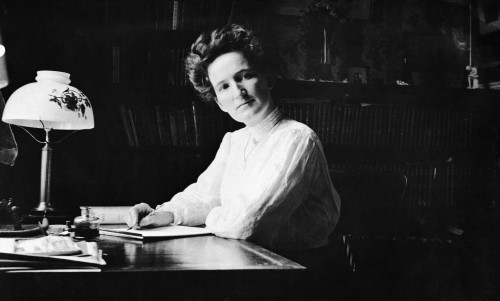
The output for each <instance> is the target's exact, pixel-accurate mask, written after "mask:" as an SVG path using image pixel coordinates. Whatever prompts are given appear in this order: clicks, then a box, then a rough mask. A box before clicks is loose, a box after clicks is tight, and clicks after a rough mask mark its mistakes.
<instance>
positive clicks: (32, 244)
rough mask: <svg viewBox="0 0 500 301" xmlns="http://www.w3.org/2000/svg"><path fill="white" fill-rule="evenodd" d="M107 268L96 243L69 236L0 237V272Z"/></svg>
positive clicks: (94, 270)
mask: <svg viewBox="0 0 500 301" xmlns="http://www.w3.org/2000/svg"><path fill="white" fill-rule="evenodd" d="M105 265H106V262H105V261H104V260H103V259H102V252H101V250H99V249H98V248H97V244H96V243H95V242H86V241H82V242H74V241H73V240H72V239H71V238H70V237H67V236H45V237H41V238H35V239H16V238H0V272H10V273H12V272H51V271H58V272H59V271H91V272H98V271H100V270H101V267H102V266H105Z"/></svg>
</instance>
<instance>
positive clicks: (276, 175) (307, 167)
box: [206, 130, 325, 245]
mask: <svg viewBox="0 0 500 301" xmlns="http://www.w3.org/2000/svg"><path fill="white" fill-rule="evenodd" d="M322 154H323V153H322V149H321V144H320V142H319V139H318V138H317V136H316V134H314V133H313V132H312V131H304V130H293V131H288V132H286V133H284V134H282V135H280V136H279V138H278V139H276V140H275V141H274V143H272V144H271V145H269V149H268V152H267V153H266V154H263V155H262V157H260V158H257V160H258V161H259V162H260V163H259V167H258V169H257V170H256V171H255V173H254V174H252V175H250V176H249V177H248V179H247V181H246V182H244V183H241V186H240V187H239V188H238V189H239V191H238V193H237V194H235V195H233V197H234V198H237V199H235V200H231V202H227V204H226V203H225V202H224V201H223V205H222V206H217V207H215V208H214V209H212V211H211V212H210V213H209V215H208V217H207V221H206V225H207V228H209V229H210V230H211V231H212V232H213V233H214V234H216V235H217V236H221V237H228V238H237V239H247V238H252V239H254V238H255V237H256V236H257V239H255V240H257V241H259V242H260V243H263V245H270V244H272V240H273V236H274V235H278V232H279V229H280V228H281V226H282V225H283V224H285V223H287V220H288V219H289V217H290V216H291V215H292V214H293V213H294V211H295V210H296V209H297V208H298V207H299V206H300V205H301V204H302V203H303V202H304V201H305V200H306V199H307V198H308V194H309V192H310V191H311V187H312V185H313V184H314V182H315V178H316V177H317V176H318V172H317V171H318V170H320V169H319V168H320V167H321V166H320V165H321V164H324V163H325V161H322V159H321V158H324V157H323V155H322ZM323 168H324V167H323Z"/></svg>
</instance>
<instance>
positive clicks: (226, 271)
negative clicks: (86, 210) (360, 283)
mask: <svg viewBox="0 0 500 301" xmlns="http://www.w3.org/2000/svg"><path fill="white" fill-rule="evenodd" d="M97 241H98V245H99V248H101V249H102V250H103V252H104V254H105V255H104V256H103V257H104V259H105V260H106V262H107V266H106V267H105V268H104V269H103V271H102V272H100V273H90V272H76V273H62V272H58V273H45V272H44V273H21V274H0V296H1V297H0V299H1V300H30V299H32V300H44V299H47V300H132V299H136V300H146V301H147V300H156V299H158V298H160V297H162V299H164V300H244V299H246V300H262V299H263V298H267V299H269V298H272V299H274V298H276V299H277V300H278V299H280V298H279V297H280V296H285V295H287V293H288V292H290V291H293V289H294V287H297V284H298V283H299V282H300V279H301V277H302V276H303V274H304V273H303V272H304V271H305V268H304V267H302V266H300V265H298V264H296V263H294V262H292V261H290V260H288V259H286V258H284V257H281V256H279V255H277V254H275V253H273V252H270V251H268V250H266V249H263V248H261V247H259V246H257V245H255V244H252V243H249V242H246V241H241V240H232V239H223V238H219V237H215V236H198V237H189V238H176V239H168V240H158V241H147V242H141V241H135V240H129V239H122V238H118V237H111V236H104V235H101V236H100V238H99V239H98V240H97ZM96 298H97V299H96Z"/></svg>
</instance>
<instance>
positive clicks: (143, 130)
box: [119, 103, 242, 147]
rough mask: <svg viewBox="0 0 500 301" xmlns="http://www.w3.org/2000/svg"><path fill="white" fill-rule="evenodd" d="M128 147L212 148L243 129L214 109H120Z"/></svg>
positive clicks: (145, 107) (121, 107) (129, 107)
mask: <svg viewBox="0 0 500 301" xmlns="http://www.w3.org/2000/svg"><path fill="white" fill-rule="evenodd" d="M119 109H120V115H121V120H122V124H123V128H124V132H125V136H126V138H127V145H128V146H129V147H206V146H208V147H210V146H215V145H218V144H219V143H220V141H221V139H222V137H223V135H224V133H226V132H229V131H234V130H236V129H237V128H240V127H241V126H242V125H241V124H239V123H237V122H235V121H233V120H232V119H231V118H230V117H229V116H228V115H227V114H225V113H222V112H221V111H220V110H219V109H218V108H215V106H211V107H210V106H207V107H205V106H199V105H197V104H194V103H193V105H192V106H191V107H190V108H187V109H178V110H171V109H170V108H169V107H168V106H164V105H150V106H139V107H137V106H130V105H127V104H121V105H120V106H119Z"/></svg>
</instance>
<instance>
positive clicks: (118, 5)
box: [105, 0, 232, 32]
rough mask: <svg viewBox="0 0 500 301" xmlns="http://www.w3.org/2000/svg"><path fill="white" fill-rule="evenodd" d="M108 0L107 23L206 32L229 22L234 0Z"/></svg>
mask: <svg viewBox="0 0 500 301" xmlns="http://www.w3.org/2000/svg"><path fill="white" fill-rule="evenodd" d="M123 2H124V1H123V0H114V1H113V0H111V1H107V7H106V19H105V24H106V25H108V26H111V27H117V28H120V27H123V26H126V27H130V26H133V27H135V28H138V29H154V30H173V31H189V32H202V31H206V30H210V29H213V28H215V27H218V26H220V25H223V24H226V23H227V20H228V17H229V15H230V12H231V8H232V1H230V0H222V1H221V0H141V1H135V0H130V1H127V3H126V4H125V3H123Z"/></svg>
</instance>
